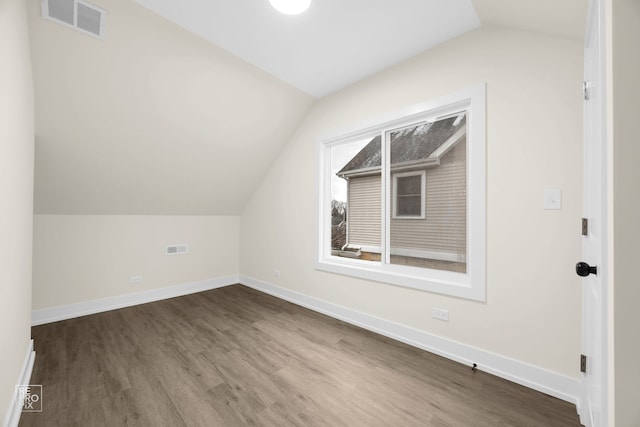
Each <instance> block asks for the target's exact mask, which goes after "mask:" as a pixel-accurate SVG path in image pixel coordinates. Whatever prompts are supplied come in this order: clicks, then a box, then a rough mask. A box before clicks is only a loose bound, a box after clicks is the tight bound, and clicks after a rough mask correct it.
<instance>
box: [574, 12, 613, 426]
mask: <svg viewBox="0 0 640 427" xmlns="http://www.w3.org/2000/svg"><path fill="white" fill-rule="evenodd" d="M589 3H590V6H589V9H590V10H589V20H588V25H587V33H586V37H585V85H586V87H585V98H586V99H585V101H584V218H585V219H586V220H587V221H588V224H585V225H586V230H585V229H584V227H583V237H582V239H583V249H582V253H583V259H582V260H580V261H581V262H582V263H583V264H582V265H581V268H578V266H576V272H578V274H580V275H584V277H583V278H582V286H583V302H582V304H583V310H582V311H583V323H582V324H583V326H582V348H583V354H584V355H585V356H586V372H584V373H583V374H582V375H583V377H582V396H581V402H580V418H581V421H582V423H583V424H584V425H585V426H587V427H603V426H605V425H606V423H607V405H606V399H607V387H606V385H607V383H606V376H607V371H606V370H607V351H606V348H607V339H606V337H607V335H606V334H607V328H606V308H607V307H606V304H607V301H606V298H607V292H606V286H607V282H606V277H607V276H606V274H607V266H606V253H605V251H606V247H607V246H606V232H607V221H606V214H607V209H606V203H607V199H606V182H607V181H606V167H607V149H606V127H605V119H606V109H605V68H604V67H605V57H604V34H605V32H604V22H605V21H604V17H605V15H604V0H591V1H590V2H589ZM583 221H584V220H583ZM585 233H586V235H585ZM587 264H588V266H587ZM589 266H590V267H596V269H597V272H596V269H593V268H592V269H591V271H589V268H588V267H589ZM578 270H581V271H578Z"/></svg>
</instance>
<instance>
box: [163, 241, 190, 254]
mask: <svg viewBox="0 0 640 427" xmlns="http://www.w3.org/2000/svg"><path fill="white" fill-rule="evenodd" d="M188 253H189V245H187V244H185V243H181V244H179V245H167V247H166V248H165V251H164V254H165V255H185V254H188Z"/></svg>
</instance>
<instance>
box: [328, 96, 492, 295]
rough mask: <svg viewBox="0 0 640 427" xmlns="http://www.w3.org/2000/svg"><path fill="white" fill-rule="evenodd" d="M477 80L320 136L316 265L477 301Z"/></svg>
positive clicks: (480, 250)
mask: <svg viewBox="0 0 640 427" xmlns="http://www.w3.org/2000/svg"><path fill="white" fill-rule="evenodd" d="M484 98H485V89H484V85H482V86H480V87H476V88H472V89H468V90H466V91H463V92H461V93H458V94H454V95H451V96H448V97H444V98H442V99H439V100H434V101H430V102H427V103H424V104H422V105H420V106H414V107H412V108H410V109H408V110H407V111H405V112H398V113H396V114H393V115H391V117H390V118H389V119H387V120H381V121H380V123H379V124H377V125H375V126H371V127H368V128H364V129H358V128H357V127H356V128H355V130H354V131H353V132H351V133H347V134H342V135H338V136H336V137H333V138H328V139H325V140H322V141H320V143H319V165H320V168H319V171H320V177H319V191H318V194H319V206H320V207H321V208H320V211H319V212H318V215H319V218H318V225H319V227H318V258H317V263H316V266H317V268H318V269H321V270H325V271H330V272H334V273H340V274H347V275H352V276H356V277H361V278H366V279H370V280H375V281H379V282H386V283H391V284H396V285H401V286H408V287H413V288H418V289H423V290H427V291H433V292H438V293H443V294H447V295H454V296H460V297H464V298H470V299H476V300H484V295H485V277H484V276H485V234H486V231H485V217H486V214H485V181H486V179H485V123H484V122H485V111H484V109H485V101H484Z"/></svg>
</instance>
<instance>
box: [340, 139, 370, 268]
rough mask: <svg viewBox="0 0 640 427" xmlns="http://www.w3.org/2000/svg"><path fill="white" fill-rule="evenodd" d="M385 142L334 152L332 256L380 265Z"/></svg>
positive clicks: (355, 144)
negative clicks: (383, 149) (383, 145)
mask: <svg viewBox="0 0 640 427" xmlns="http://www.w3.org/2000/svg"><path fill="white" fill-rule="evenodd" d="M380 141H381V138H380V136H378V137H375V138H368V139H365V140H362V141H357V142H351V143H347V144H340V145H337V146H334V147H332V148H331V254H332V255H334V256H340V257H347V258H355V259H361V260H366V261H378V262H379V261H380V258H381V256H380V254H381V244H380V239H381V237H380V236H381V230H382V229H381V224H382V221H381V212H382V207H381V200H382V196H381V194H382V192H381V191H382V185H381V175H380V165H381V151H380V150H381V144H380Z"/></svg>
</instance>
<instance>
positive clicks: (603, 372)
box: [577, 0, 612, 427]
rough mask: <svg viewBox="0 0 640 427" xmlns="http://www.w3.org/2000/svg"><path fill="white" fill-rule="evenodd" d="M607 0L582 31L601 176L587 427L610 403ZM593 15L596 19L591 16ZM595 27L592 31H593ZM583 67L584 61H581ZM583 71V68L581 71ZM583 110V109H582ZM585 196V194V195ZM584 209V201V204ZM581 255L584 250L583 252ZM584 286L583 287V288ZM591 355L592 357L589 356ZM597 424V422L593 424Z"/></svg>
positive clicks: (584, 406) (596, 0)
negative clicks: (596, 327)
mask: <svg viewBox="0 0 640 427" xmlns="http://www.w3.org/2000/svg"><path fill="white" fill-rule="evenodd" d="M610 1H611V0H589V5H588V7H589V9H588V19H587V28H586V30H585V54H586V48H587V45H586V42H587V40H588V39H589V35H590V34H591V33H592V32H594V34H595V35H596V36H597V37H598V39H599V42H598V44H599V46H598V49H597V55H594V56H593V61H594V66H593V69H592V70H591V71H592V72H593V76H592V78H591V82H590V85H591V86H592V89H593V90H594V91H598V93H597V96H595V97H594V98H593V99H590V100H588V101H585V102H597V103H598V104H597V106H596V107H595V108H597V109H598V110H599V116H600V120H598V127H597V128H596V134H597V136H595V137H594V138H597V139H599V142H598V143H597V144H596V146H597V147H596V148H598V151H597V152H595V151H594V150H592V151H593V154H595V155H600V161H601V164H600V167H601V173H600V177H597V176H596V177H591V178H595V179H599V181H600V183H599V185H600V187H601V207H600V212H599V214H600V216H601V225H600V239H599V240H600V241H599V242H598V243H599V244H600V247H601V259H600V260H599V261H598V262H599V265H598V276H599V279H600V282H601V283H600V287H601V289H600V295H601V298H600V304H599V307H598V310H599V311H600V316H601V321H602V324H601V325H600V331H599V333H598V331H589V330H587V325H588V322H586V316H588V315H589V313H588V310H587V304H586V298H584V297H583V302H582V310H583V323H582V337H583V348H584V340H585V339H586V337H589V338H590V339H594V340H596V341H599V345H598V346H597V347H598V350H597V354H596V355H592V356H591V360H589V361H588V363H587V372H589V371H590V370H591V367H592V366H593V364H594V363H595V364H597V367H596V368H595V369H597V370H598V371H599V372H600V382H599V384H597V386H598V387H599V389H600V392H599V396H598V397H599V399H598V401H596V402H594V405H593V406H596V408H592V407H591V405H590V404H589V399H588V398H587V393H588V391H589V390H588V387H587V386H588V384H587V381H586V374H583V375H582V378H581V381H580V396H579V401H578V405H577V407H578V413H579V414H580V421H581V422H582V423H583V424H584V425H585V426H587V427H604V426H606V425H608V422H609V412H610V411H611V407H610V405H611V403H612V402H610V401H609V400H610V399H609V387H610V384H609V363H610V361H609V350H610V343H609V335H610V331H609V323H610V316H609V286H610V282H609V281H610V275H609V267H610V265H609V264H610V262H609V261H610V258H609V251H610V248H609V242H608V236H609V233H610V232H611V230H610V219H609V218H608V211H609V209H608V207H609V203H610V202H609V188H610V187H609V180H610V177H609V173H608V172H609V168H610V167H611V163H610V161H609V153H610V150H609V144H610V141H609V140H608V128H609V125H610V124H609V123H608V120H607V119H608V103H607V100H608V90H609V87H608V85H607V84H608V79H607V55H608V49H609V46H610V44H609V40H608V35H609V33H608V28H607V27H608V25H609V23H608V16H607V14H608V10H607V9H608V4H609V2H610ZM594 14H596V16H595V17H594ZM594 27H595V28H594ZM585 66H586V61H585ZM585 71H586V68H585ZM585 111H586V108H585ZM583 121H584V125H583V129H584V130H585V135H583V141H584V144H585V149H586V144H587V135H586V132H587V129H589V127H588V125H587V122H586V114H585V115H583ZM583 167H584V172H583V173H584V182H583V185H585V186H586V185H587V183H588V182H589V177H590V175H589V174H590V172H592V171H591V170H590V168H589V167H588V164H587V158H586V155H585V159H584V160H583ZM585 195H586V192H585ZM585 206H586V201H585ZM583 252H584V249H583ZM585 286H586V285H585ZM593 356H595V357H593ZM594 409H595V410H597V411H599V417H598V419H599V420H600V422H601V424H600V425H595V423H594V421H593V420H592V418H591V416H592V412H593V411H594ZM596 422H597V421H596Z"/></svg>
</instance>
